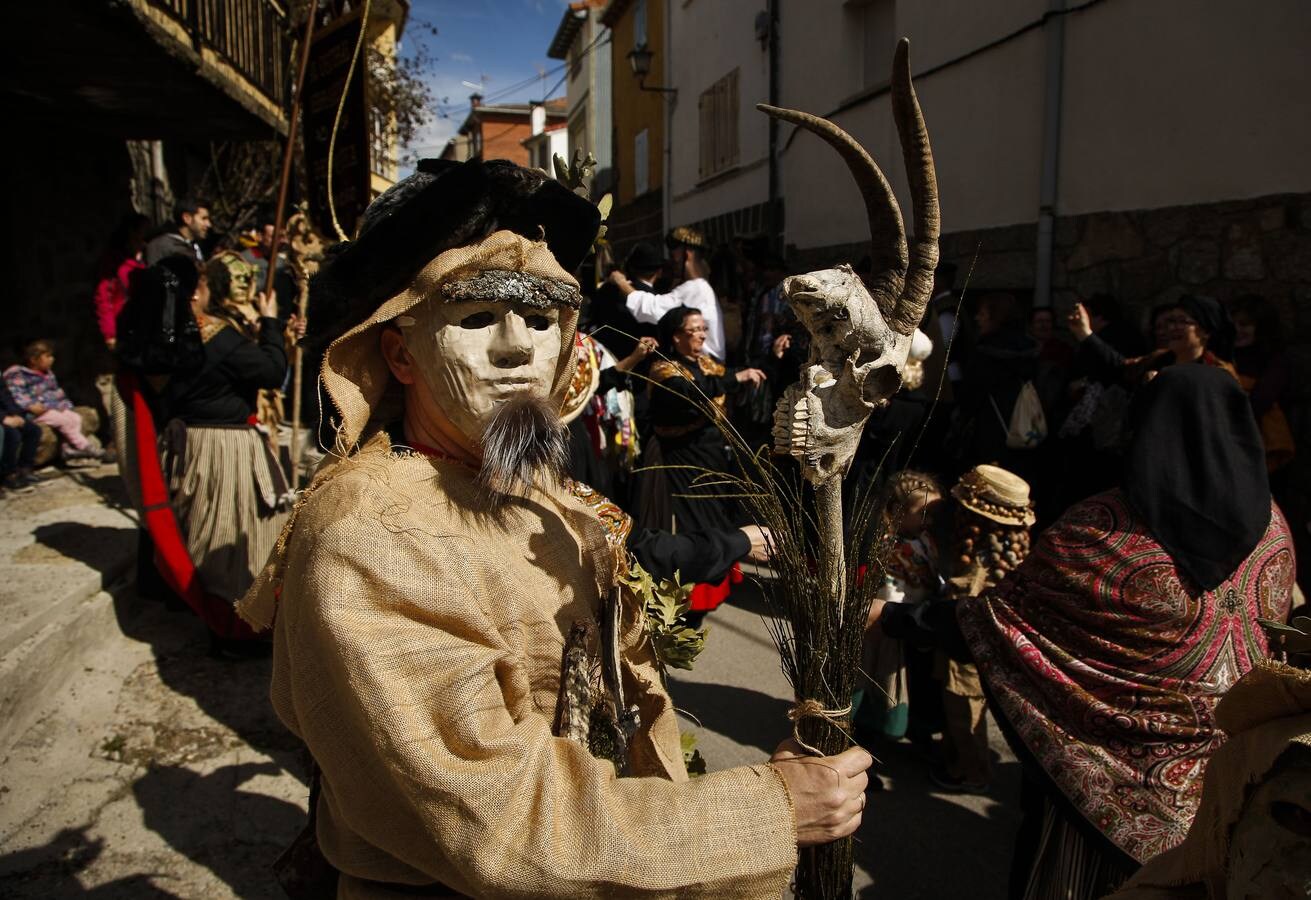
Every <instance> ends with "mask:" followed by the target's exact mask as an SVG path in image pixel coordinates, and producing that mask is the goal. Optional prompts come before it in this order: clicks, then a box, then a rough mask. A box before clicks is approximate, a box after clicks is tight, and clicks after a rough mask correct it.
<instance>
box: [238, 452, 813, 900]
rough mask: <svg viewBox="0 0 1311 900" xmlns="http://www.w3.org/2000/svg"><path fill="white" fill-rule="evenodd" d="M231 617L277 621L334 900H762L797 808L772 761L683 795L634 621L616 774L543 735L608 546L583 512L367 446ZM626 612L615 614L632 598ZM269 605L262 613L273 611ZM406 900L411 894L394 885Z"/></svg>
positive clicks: (669, 731) (678, 757)
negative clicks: (451, 899) (625, 729)
mask: <svg viewBox="0 0 1311 900" xmlns="http://www.w3.org/2000/svg"><path fill="white" fill-rule="evenodd" d="M326 474H327V477H325V475H324V474H321V475H320V477H319V478H318V479H317V480H316V482H315V486H313V487H312V488H311V491H310V493H309V494H308V495H307V496H306V498H305V499H304V500H303V502H302V503H301V504H300V506H299V508H298V510H297V511H296V513H295V518H294V520H293V521H292V523H291V524H290V525H289V526H288V529H287V531H286V532H285V533H284V540H283V543H282V546H281V548H280V549H279V551H277V552H275V554H274V557H273V558H272V560H271V562H270V564H269V567H268V568H267V569H266V570H265V572H264V573H263V574H262V575H261V577H260V580H259V581H258V582H257V583H256V585H255V587H254V588H252V591H251V593H250V594H249V595H248V596H247V598H246V600H245V601H244V602H243V605H242V612H243V615H245V616H247V617H248V618H250V619H251V620H252V621H254V622H256V623H261V622H262V623H265V624H267V622H268V621H269V620H275V626H274V670H273V685H272V699H273V704H274V707H275V708H276V710H277V713H278V715H279V716H280V717H281V718H282V720H283V721H284V722H285V723H286V724H287V726H288V727H289V728H290V729H291V730H292V731H293V732H295V733H296V734H297V735H298V736H299V737H300V738H301V739H302V740H304V741H305V743H306V745H307V746H308V747H309V749H310V751H311V753H312V754H313V755H314V758H315V760H316V761H317V762H318V765H319V766H320V768H321V770H322V773H323V791H322V796H321V799H320V802H319V807H318V839H319V843H320V845H321V847H322V848H323V851H324V853H325V855H326V856H327V857H328V859H329V861H330V862H332V863H333V865H334V866H335V867H336V868H338V869H339V870H340V871H341V872H342V873H343V878H342V881H341V887H340V892H339V895H338V896H339V897H352V898H354V897H390V896H397V895H398V894H397V892H396V891H395V890H394V889H392V888H388V887H386V886H384V885H382V884H379V883H380V882H387V883H392V884H402V885H432V884H434V883H440V885H443V886H444V888H434V889H433V890H432V892H431V895H432V896H450V895H451V892H452V891H454V892H459V893H461V894H465V895H469V896H475V897H569V898H582V897H716V898H770V900H773V898H777V897H779V896H780V894H781V892H782V890H783V887H784V885H785V884H786V882H787V880H788V877H789V875H790V873H791V870H792V868H793V866H794V864H795V856H796V848H795V841H796V837H795V833H794V825H793V814H792V811H791V807H790V800H789V797H788V795H787V791H786V788H785V786H784V784H783V781H782V779H781V778H780V777H779V775H778V774H777V772H776V771H775V770H774V769H773V768H772V767H770V766H768V765H759V766H751V767H743V768H738V769H732V770H729V771H725V772H717V773H714V774H710V775H707V776H704V777H702V778H699V779H695V780H691V781H689V780H688V778H687V774H686V772H685V770H684V767H683V761H682V753H681V750H680V746H679V735H678V726H677V723H676V720H675V716H674V712H673V708H672V704H671V702H670V699H669V696H668V695H667V694H666V693H665V691H664V689H663V688H662V687H661V685H660V679H659V677H658V674H657V671H656V669H655V665H654V659H653V657H652V655H651V651H650V645H649V642H647V641H645V640H644V633H645V632H644V628H643V625H642V622H641V620H640V619H639V618H638V616H637V615H636V612H635V610H632V609H629V610H627V611H626V613H625V616H624V627H623V629H622V632H623V636H622V645H623V648H624V652H623V656H624V669H625V671H624V680H625V686H626V691H627V693H628V694H629V697H630V699H631V700H633V701H634V702H636V703H637V705H638V706H639V707H640V711H641V727H640V729H639V731H638V732H637V734H636V735H635V736H634V737H633V739H632V742H631V746H630V749H629V759H630V764H631V769H632V771H633V772H634V773H635V777H625V778H619V777H617V776H616V774H615V771H614V767H613V766H612V765H611V764H610V763H609V762H606V761H604V760H600V759H597V758H594V757H593V756H592V755H591V754H590V753H588V751H587V750H586V749H585V748H584V747H582V746H580V745H578V744H576V743H574V742H572V741H569V740H566V739H563V738H558V737H554V736H553V735H552V733H551V725H552V722H553V719H554V715H555V706H556V700H557V694H558V686H559V680H560V669H561V653H562V650H563V647H564V641H565V635H566V634H567V633H568V631H569V628H570V626H571V624H572V623H573V622H574V621H576V620H579V619H584V618H587V617H594V616H595V615H596V613H597V604H598V597H599V596H600V593H601V591H603V590H606V589H608V588H609V586H610V584H611V583H612V580H613V577H614V572H615V567H616V558H617V554H618V553H619V552H620V551H621V548H618V547H616V546H615V545H614V542H613V541H608V540H607V536H606V531H605V528H604V527H603V525H602V523H601V521H600V520H599V519H598V517H597V515H596V514H595V513H594V512H593V511H592V510H590V509H588V508H587V507H586V506H585V505H583V504H582V503H580V502H579V501H577V500H576V499H574V498H573V497H572V496H570V495H568V494H567V493H565V492H564V491H563V490H561V491H559V492H558V493H556V492H552V493H543V492H534V493H533V494H531V495H529V496H527V497H525V498H524V499H522V500H518V501H515V502H514V503H513V504H512V505H511V506H510V507H509V508H508V509H507V510H505V511H504V513H503V514H502V515H501V516H500V518H493V517H491V516H489V515H487V514H486V513H479V512H476V510H478V509H480V504H479V503H478V500H477V490H476V487H475V485H474V483H473V473H472V472H471V471H470V470H468V469H466V468H464V467H463V466H461V465H459V464H456V463H452V462H446V461H441V460H434V459H430V458H428V457H424V456H419V455H409V454H397V453H394V452H392V451H391V448H390V445H389V442H388V441H387V440H386V439H385V436H384V435H378V436H377V437H375V438H374V439H373V440H372V441H370V442H368V443H367V444H366V446H365V447H364V448H363V449H361V450H360V451H359V452H358V453H356V454H354V455H352V456H351V457H350V458H349V459H347V460H344V461H338V462H335V463H333V464H332V466H331V468H330V470H329V472H328V473H326ZM630 606H631V604H630ZM275 612H276V615H275ZM410 895H413V892H410Z"/></svg>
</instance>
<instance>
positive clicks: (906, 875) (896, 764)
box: [856, 742, 1020, 900]
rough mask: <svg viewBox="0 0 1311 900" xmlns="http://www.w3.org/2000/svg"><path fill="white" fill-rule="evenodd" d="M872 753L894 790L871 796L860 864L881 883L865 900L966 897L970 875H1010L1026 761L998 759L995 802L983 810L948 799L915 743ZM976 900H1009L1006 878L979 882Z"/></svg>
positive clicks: (862, 829)
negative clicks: (965, 877)
mask: <svg viewBox="0 0 1311 900" xmlns="http://www.w3.org/2000/svg"><path fill="white" fill-rule="evenodd" d="M870 749H871V750H872V751H873V753H874V755H875V756H876V757H877V758H878V759H879V763H878V764H876V765H875V768H874V770H873V771H876V772H878V773H879V774H880V775H881V776H883V780H884V782H885V783H888V784H889V785H890V787H889V788H888V789H887V790H884V791H871V792H870V794H869V799H868V805H867V806H866V809H865V815H864V819H863V821H862V824H861V827H860V831H859V832H858V834H857V837H858V840H857V843H856V864H857V865H858V866H860V867H861V868H862V869H864V870H865V871H866V872H867V873H868V874H869V875H870V877H871V878H872V879H873V881H874V883H873V884H872V885H871V886H869V887H867V888H865V889H864V890H862V891H861V893H860V897H862V898H864V900H881V898H885V897H898V898H902V900H936V898H939V897H953V896H962V894H961V893H960V887H961V873H962V872H970V871H973V872H996V871H998V869H999V868H1000V870H1001V871H1002V872H1005V871H1006V870H1007V868H1008V866H1009V853H1010V851H1011V848H1012V847H1013V846H1014V842H1015V841H1014V837H1015V832H1016V830H1017V829H1018V828H1019V822H1020V812H1019V793H1020V764H1019V763H1018V762H1015V761H1014V760H1010V761H1007V762H999V761H998V759H997V756H996V754H995V753H994V755H993V780H992V789H991V791H990V793H989V797H990V799H991V800H993V801H995V802H993V803H989V804H987V805H986V806H985V808H984V809H983V810H977V809H969V808H967V807H965V806H963V805H961V804H960V803H958V802H955V801H954V800H953V799H951V798H949V797H948V796H946V795H944V794H942V793H941V791H940V789H939V788H938V787H937V786H935V785H934V784H933V782H932V781H931V780H930V779H929V776H928V771H929V765H928V762H927V760H926V759H925V758H924V757H923V756H921V755H920V754H919V753H918V752H917V751H916V750H915V749H914V748H913V747H912V746H911V745H910V744H909V743H905V742H898V743H893V744H880V745H878V746H874V747H871V748H870ZM999 846H1000V847H1005V848H1006V853H1007V858H1006V859H1003V860H1000V861H999V860H997V859H996V850H997V848H998V847H999ZM935 860H941V861H942V864H936V863H935V862H934V861H935ZM999 863H1000V864H999ZM969 896H970V897H972V898H978V900H1002V898H1004V897H1006V896H1007V884H1006V880H1005V878H1002V879H998V880H996V883H994V881H993V880H989V879H984V880H981V881H977V882H975V883H974V884H973V886H972V888H971V892H970V894H969Z"/></svg>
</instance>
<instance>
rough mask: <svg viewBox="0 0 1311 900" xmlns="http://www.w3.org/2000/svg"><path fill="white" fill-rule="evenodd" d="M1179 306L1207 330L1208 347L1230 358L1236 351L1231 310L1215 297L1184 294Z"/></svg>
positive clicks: (1217, 353) (1223, 356) (1199, 325)
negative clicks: (1230, 316)
mask: <svg viewBox="0 0 1311 900" xmlns="http://www.w3.org/2000/svg"><path fill="white" fill-rule="evenodd" d="M1179 308H1180V309H1182V310H1183V311H1184V312H1186V313H1188V315H1189V316H1191V317H1192V319H1193V321H1194V322H1196V323H1197V326H1198V327H1199V328H1201V329H1202V330H1203V331H1205V332H1206V333H1207V334H1208V335H1209V337H1208V338H1207V339H1206V348H1207V349H1208V350H1210V351H1211V352H1212V353H1214V354H1215V355H1216V356H1219V357H1220V358H1221V359H1230V358H1232V356H1233V351H1234V323H1233V320H1232V319H1230V318H1229V312H1228V311H1227V310H1226V309H1225V308H1224V307H1223V306H1221V305H1220V301H1219V300H1216V299H1215V298H1214V297H1204V296H1202V295H1200V294H1184V295H1183V296H1182V297H1180V298H1179Z"/></svg>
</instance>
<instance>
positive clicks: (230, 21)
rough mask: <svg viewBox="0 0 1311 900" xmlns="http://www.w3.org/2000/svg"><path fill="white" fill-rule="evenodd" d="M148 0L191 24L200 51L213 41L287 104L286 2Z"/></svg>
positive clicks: (249, 76)
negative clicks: (282, 3) (284, 7)
mask: <svg viewBox="0 0 1311 900" xmlns="http://www.w3.org/2000/svg"><path fill="white" fill-rule="evenodd" d="M147 2H148V3H149V4H150V5H151V6H154V7H156V8H157V9H160V10H163V11H164V12H166V13H168V14H169V15H170V16H172V17H173V18H174V19H176V20H177V21H178V22H180V23H181V24H182V25H183V26H185V27H186V29H187V31H188V32H189V33H190V35H191V42H192V45H193V46H194V47H195V49H196V51H197V52H200V49H201V47H208V48H209V49H210V50H212V51H214V52H215V53H217V54H218V55H219V56H220V57H221V58H222V59H223V60H224V61H225V62H227V63H228V64H229V65H230V66H232V67H233V68H234V69H236V70H237V71H238V72H240V73H241V74H242V75H243V76H244V77H245V78H246V80H247V81H249V82H250V83H251V84H252V85H254V86H255V87H256V88H257V89H258V90H259V91H260V92H261V93H263V94H264V96H265V97H267V98H268V99H269V100H271V101H273V102H274V103H276V104H277V105H278V107H279V108H281V109H286V108H287V105H288V101H289V100H290V84H289V82H290V79H289V78H288V77H287V65H288V53H289V49H290V36H289V33H288V28H287V13H286V11H285V10H284V9H283V7H282V5H281V4H279V3H276V2H274V0H147Z"/></svg>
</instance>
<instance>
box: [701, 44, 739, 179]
mask: <svg viewBox="0 0 1311 900" xmlns="http://www.w3.org/2000/svg"><path fill="white" fill-rule="evenodd" d="M697 109H698V113H699V117H700V126H701V131H700V166H699V169H698V171H699V174H700V178H701V180H705V179H707V178H711V177H713V176H715V175H718V174H719V173H720V172H726V171H728V170H729V169H731V168H733V167H734V166H736V165H737V164H738V70H737V69H734V70H733V71H731V72H729V73H728V74H727V75H725V76H724V77H723V78H721V79H719V80H718V81H716V82H715V83H714V84H712V85H711V86H710V87H709V88H707V89H706V90H704V91H702V93H701V97H700V99H699V101H698V107H697Z"/></svg>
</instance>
